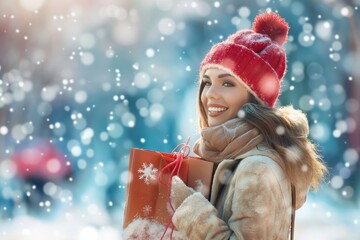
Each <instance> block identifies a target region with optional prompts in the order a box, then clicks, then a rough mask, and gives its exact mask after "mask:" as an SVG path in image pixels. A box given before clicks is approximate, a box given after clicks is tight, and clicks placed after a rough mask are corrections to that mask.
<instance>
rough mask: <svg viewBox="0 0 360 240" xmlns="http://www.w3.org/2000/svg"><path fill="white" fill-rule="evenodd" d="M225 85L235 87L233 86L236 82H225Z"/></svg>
mask: <svg viewBox="0 0 360 240" xmlns="http://www.w3.org/2000/svg"><path fill="white" fill-rule="evenodd" d="M223 85H224V86H225V87H233V86H234V84H233V83H231V82H224V83H223Z"/></svg>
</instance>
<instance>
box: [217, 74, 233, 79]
mask: <svg viewBox="0 0 360 240" xmlns="http://www.w3.org/2000/svg"><path fill="white" fill-rule="evenodd" d="M229 76H231V74H229V73H224V74H220V75H219V76H218V78H223V77H229Z"/></svg>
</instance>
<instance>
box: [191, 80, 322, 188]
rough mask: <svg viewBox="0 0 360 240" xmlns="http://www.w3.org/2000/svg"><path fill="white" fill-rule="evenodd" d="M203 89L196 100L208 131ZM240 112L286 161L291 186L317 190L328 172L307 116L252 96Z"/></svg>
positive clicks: (201, 87) (200, 117)
mask: <svg viewBox="0 0 360 240" xmlns="http://www.w3.org/2000/svg"><path fill="white" fill-rule="evenodd" d="M203 89H204V84H200V86H199V91H198V96H197V102H198V104H197V111H198V115H199V127H200V129H202V128H204V127H208V124H207V117H206V111H205V109H204V107H203V106H202V104H201V93H202V91H203ZM250 95H251V94H250ZM240 111H242V114H241V116H243V117H242V119H243V120H244V121H245V122H247V123H249V124H251V125H253V126H255V127H256V128H257V129H258V130H259V131H260V132H261V133H262V134H263V136H264V141H265V142H266V143H267V144H268V145H269V146H271V148H272V149H274V151H276V153H277V154H279V155H280V156H281V157H282V159H284V166H285V171H286V173H287V175H288V177H289V179H290V182H291V183H292V184H293V185H294V186H295V187H297V186H298V185H302V186H303V185H305V186H311V187H313V188H314V189H316V188H317V187H318V184H319V182H320V180H321V179H323V177H324V175H325V173H326V172H327V168H326V166H325V164H324V163H323V161H322V159H321V156H320V154H319V153H318V152H317V149H316V146H315V145H314V144H313V143H312V142H311V141H310V139H309V138H308V134H309V124H308V121H307V118H306V116H305V114H304V113H303V112H301V111H300V110H296V109H294V108H293V107H292V106H284V107H274V108H271V107H268V106H264V105H263V104H261V103H260V102H259V101H258V100H257V99H256V98H255V97H254V96H253V95H251V97H250V101H249V103H246V104H244V105H243V106H242V108H241V109H240Z"/></svg>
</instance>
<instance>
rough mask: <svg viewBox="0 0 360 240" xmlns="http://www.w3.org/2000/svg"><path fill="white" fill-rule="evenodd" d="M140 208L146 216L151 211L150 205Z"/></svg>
mask: <svg viewBox="0 0 360 240" xmlns="http://www.w3.org/2000/svg"><path fill="white" fill-rule="evenodd" d="M142 210H143V212H144V214H145V216H147V215H149V214H150V213H151V212H152V207H151V206H150V205H146V206H145V207H143V209H142Z"/></svg>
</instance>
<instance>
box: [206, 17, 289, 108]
mask: <svg viewBox="0 0 360 240" xmlns="http://www.w3.org/2000/svg"><path fill="white" fill-rule="evenodd" d="M288 31H289V25H288V24H287V22H286V21H285V20H284V19H283V18H281V17H280V16H279V15H278V14H276V13H273V12H267V13H261V14H259V15H257V16H256V18H255V20H254V24H253V27H252V29H245V30H241V31H238V32H236V33H234V34H232V35H230V36H229V37H228V38H227V39H226V40H225V41H223V42H220V43H218V44H216V45H214V46H213V47H212V48H211V50H210V51H209V52H208V54H207V55H206V56H205V58H204V60H203V61H202V63H201V66H200V79H202V76H203V75H204V73H205V71H206V69H208V68H211V67H215V68H219V69H222V70H224V71H226V72H228V73H230V74H231V75H233V76H234V77H236V78H237V80H238V81H240V82H241V83H243V84H244V86H245V87H246V88H247V89H248V91H249V92H250V93H252V94H253V95H254V96H255V97H256V98H257V99H258V100H259V101H260V102H261V103H263V104H265V105H267V106H270V107H273V106H274V105H275V102H276V101H277V99H278V97H279V94H280V86H281V81H282V78H283V76H284V74H285V71H286V54H285V50H284V48H283V45H284V43H285V42H286V41H287V36H288Z"/></svg>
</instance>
